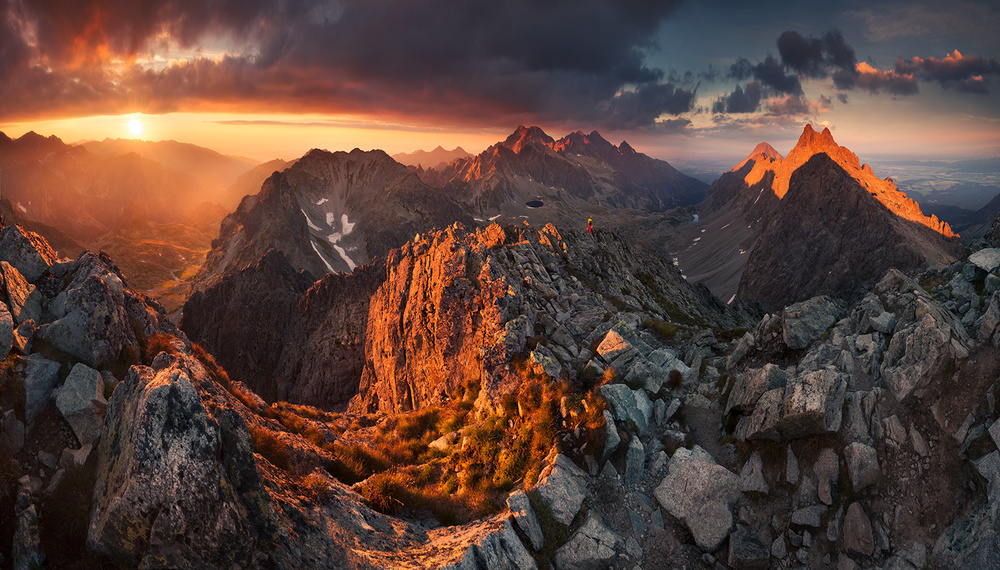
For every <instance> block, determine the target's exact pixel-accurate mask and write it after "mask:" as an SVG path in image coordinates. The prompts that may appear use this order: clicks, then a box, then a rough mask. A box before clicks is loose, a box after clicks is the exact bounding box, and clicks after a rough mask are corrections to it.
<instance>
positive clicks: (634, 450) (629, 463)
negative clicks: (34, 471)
mask: <svg viewBox="0 0 1000 570" xmlns="http://www.w3.org/2000/svg"><path fill="white" fill-rule="evenodd" d="M645 461H646V453H645V451H644V450H643V447H642V442H641V441H639V438H638V437H633V438H632V439H631V440H630V441H629V442H628V451H627V452H626V453H625V484H626V485H635V484H637V483H639V481H641V480H642V476H643V475H645V474H646V472H645V470H644V469H643V466H644V465H645Z"/></svg>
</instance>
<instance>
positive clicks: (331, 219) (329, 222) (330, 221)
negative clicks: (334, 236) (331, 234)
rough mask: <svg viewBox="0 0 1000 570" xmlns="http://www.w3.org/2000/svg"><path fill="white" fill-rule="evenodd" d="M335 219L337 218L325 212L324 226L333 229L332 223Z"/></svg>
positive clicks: (331, 213)
mask: <svg viewBox="0 0 1000 570" xmlns="http://www.w3.org/2000/svg"><path fill="white" fill-rule="evenodd" d="M336 219H337V217H336V216H334V215H333V212H327V213H326V225H328V226H330V227H331V228H332V227H333V222H334V221H335V220H336Z"/></svg>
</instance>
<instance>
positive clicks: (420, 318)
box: [181, 224, 747, 412]
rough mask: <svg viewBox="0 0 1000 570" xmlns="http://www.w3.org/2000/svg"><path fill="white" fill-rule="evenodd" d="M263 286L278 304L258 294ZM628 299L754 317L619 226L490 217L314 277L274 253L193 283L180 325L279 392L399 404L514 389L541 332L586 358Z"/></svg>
mask: <svg viewBox="0 0 1000 570" xmlns="http://www.w3.org/2000/svg"><path fill="white" fill-rule="evenodd" d="M265 293H266V294H267V295H268V298H270V299H272V300H273V302H272V303H268V304H267V305H265V306H261V305H260V304H259V303H256V302H254V300H255V299H257V298H260V296H261V295H264V294H265ZM623 309H624V310H634V311H639V310H642V311H645V312H646V313H647V315H648V317H651V318H654V319H658V320H660V321H662V322H664V323H666V322H671V321H674V322H678V323H680V324H681V325H684V326H689V325H691V324H692V323H698V322H700V323H707V322H712V323H717V325H718V326H722V327H725V328H734V327H736V326H739V323H740V322H741V320H745V319H747V316H746V315H744V314H743V313H740V312H738V311H733V310H730V309H728V308H726V307H724V306H722V305H721V304H720V303H719V302H718V301H717V300H715V299H714V298H713V297H712V296H711V295H710V294H709V293H708V292H707V291H705V290H704V289H702V288H697V287H691V286H690V285H689V284H688V283H687V282H686V281H685V280H684V279H683V278H682V277H681V276H680V274H679V273H678V272H677V270H676V268H675V267H673V266H672V265H671V264H669V263H665V262H664V261H662V260H658V259H655V258H650V257H648V256H646V255H645V254H643V253H642V252H641V251H640V250H636V249H634V248H632V247H630V245H629V243H628V241H627V240H625V239H624V238H622V236H620V235H618V234H616V233H614V232H611V231H606V230H598V231H596V232H595V233H594V235H593V236H586V235H580V234H578V233H576V232H567V233H566V234H565V235H563V234H560V233H559V232H558V231H557V230H556V229H555V228H554V227H553V226H546V227H545V228H543V229H542V230H541V231H538V230H535V229H533V228H530V227H528V226H524V225H522V226H505V227H503V226H499V225H496V224H493V225H491V226H489V227H488V228H486V229H483V230H474V231H470V230H467V229H465V228H463V227H461V226H457V225H453V226H451V227H450V228H448V229H447V230H443V231H436V232H430V233H428V234H426V235H422V236H419V239H417V240H415V241H413V242H410V243H407V244H406V245H405V246H404V247H402V248H400V249H399V250H394V251H393V252H392V253H390V255H389V256H388V257H387V258H386V259H385V261H384V264H383V263H379V264H375V265H372V266H365V267H363V268H358V269H357V270H355V272H353V273H352V274H350V275H346V276H336V275H327V276H325V277H324V278H323V279H321V280H319V281H317V282H316V283H315V284H314V285H311V286H310V285H309V280H308V278H307V277H306V276H304V275H301V274H297V273H296V272H295V270H294V269H293V268H292V267H291V266H290V265H289V264H288V263H287V262H285V261H284V259H283V257H282V256H281V255H280V254H278V253H277V252H271V253H269V254H267V255H266V256H265V257H264V258H262V260H261V261H259V262H258V263H257V264H254V265H252V266H249V267H247V268H246V269H244V270H243V271H241V272H239V273H237V274H233V275H230V276H227V277H225V278H224V279H222V280H221V281H220V282H219V283H217V284H216V285H214V286H212V287H210V288H208V289H206V290H205V291H204V292H202V293H196V294H195V295H193V296H192V297H191V299H189V301H188V303H187V305H186V307H185V312H184V315H185V316H184V320H183V321H182V323H181V327H182V328H183V329H184V330H185V331H186V332H187V334H188V335H189V336H190V337H191V338H192V339H193V340H195V341H197V342H199V343H201V344H203V345H204V346H205V347H206V348H208V349H209V351H210V352H212V353H213V354H214V355H216V357H217V358H218V359H219V361H220V362H221V363H222V364H223V366H224V367H226V369H227V370H228V371H229V372H230V373H231V374H232V375H233V377H234V378H238V379H240V380H242V381H244V382H245V383H246V384H247V385H248V386H251V387H252V388H253V389H254V390H255V391H256V392H257V393H259V394H261V395H262V396H263V397H265V399H267V400H269V401H274V400H275V399H284V400H287V401H291V402H298V403H307V402H308V403H311V404H313V405H318V406H321V407H326V408H332V407H335V406H337V405H339V404H342V403H344V402H346V400H347V399H348V398H350V397H352V396H354V395H355V394H357V393H360V394H362V396H359V397H358V398H359V399H358V400H357V402H355V404H353V405H354V406H355V407H356V409H358V410H364V411H374V410H384V411H394V412H398V411H405V410H410V409H418V408H420V407H423V406H425V405H428V404H430V403H436V402H440V401H442V399H447V398H448V397H450V395H451V394H453V393H454V391H455V390H456V389H458V387H459V386H460V385H462V384H463V383H465V382H468V381H473V380H474V381H476V382H482V383H483V386H484V387H486V386H489V387H490V388H489V390H488V391H489V392H490V393H491V394H494V392H495V391H496V390H501V391H502V390H503V389H506V390H507V391H509V389H510V386H511V383H512V382H513V381H514V380H513V379H512V376H511V368H510V361H511V358H512V357H513V356H514V355H516V354H519V353H521V352H522V351H524V350H525V349H526V346H527V344H528V342H529V339H530V338H531V337H534V336H537V335H538V334H539V333H544V335H545V336H547V337H549V338H550V339H551V341H552V342H551V343H550V344H548V347H547V348H544V351H543V352H540V353H539V356H538V358H539V359H543V360H546V361H547V362H549V364H548V365H547V366H548V367H549V370H550V375H551V376H553V377H559V376H560V375H562V374H569V373H570V371H576V370H578V369H579V368H581V367H582V366H583V365H584V364H586V363H587V361H588V359H589V358H590V357H591V355H592V354H593V351H592V347H591V346H590V344H591V343H592V341H593V338H591V337H590V335H591V333H592V330H593V329H594V327H596V326H597V325H599V324H601V323H604V322H606V321H607V320H608V316H609V315H611V314H614V313H615V312H617V311H619V310H623ZM220 323H221V326H220ZM275 346H280V347H281V348H280V349H279V350H274V348H273V347H275ZM542 355H544V356H542ZM503 387H506V388H503ZM494 388H495V389H494ZM494 395H495V394H494ZM494 399H495V398H494Z"/></svg>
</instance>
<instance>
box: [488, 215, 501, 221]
mask: <svg viewBox="0 0 1000 570" xmlns="http://www.w3.org/2000/svg"><path fill="white" fill-rule="evenodd" d="M502 215H503V214H497V215H495V216H493V217H492V218H490V219H489V220H490V221H491V222H492V221H493V220H495V219H497V218H499V217H500V216H502Z"/></svg>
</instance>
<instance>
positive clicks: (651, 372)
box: [623, 359, 667, 394]
mask: <svg viewBox="0 0 1000 570" xmlns="http://www.w3.org/2000/svg"><path fill="white" fill-rule="evenodd" d="M666 379H667V372H665V371H664V370H663V369H662V368H660V367H659V366H655V365H654V364H652V363H651V362H649V361H648V360H645V359H641V360H640V359H637V360H636V362H635V363H634V364H633V365H632V368H631V369H630V370H629V371H628V374H626V375H625V378H624V380H623V382H625V384H626V385H627V386H629V387H630V388H634V389H639V388H644V389H645V390H646V391H647V392H649V393H650V394H656V393H657V392H659V391H660V387H661V386H663V382H664V381H665V380H666Z"/></svg>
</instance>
